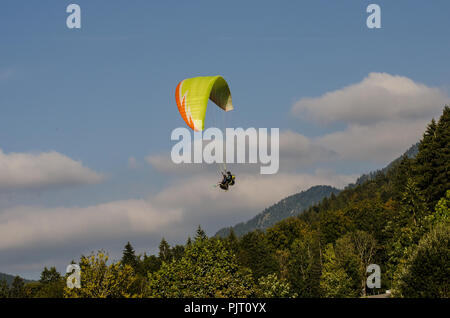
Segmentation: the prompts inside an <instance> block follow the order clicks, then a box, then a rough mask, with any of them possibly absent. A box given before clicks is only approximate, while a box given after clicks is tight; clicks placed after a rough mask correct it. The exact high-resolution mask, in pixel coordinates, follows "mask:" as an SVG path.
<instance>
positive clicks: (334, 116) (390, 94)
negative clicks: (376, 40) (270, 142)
mask: <svg viewBox="0 0 450 318" xmlns="http://www.w3.org/2000/svg"><path fill="white" fill-rule="evenodd" d="M448 101H449V97H448V96H446V95H445V93H444V92H442V91H441V90H439V89H438V88H433V87H428V86H426V85H424V84H421V83H417V82H414V81H413V80H411V79H409V78H407V77H403V76H395V75H390V74H387V73H370V74H369V75H368V76H367V77H366V78H365V79H363V80H362V81H361V82H359V83H356V84H352V85H349V86H346V87H344V88H342V89H338V90H335V91H331V92H327V93H325V94H323V95H322V96H320V97H316V98H302V99H300V100H299V101H298V102H296V103H295V104H294V106H293V107H292V113H293V114H294V115H296V116H297V117H300V118H303V117H306V118H309V119H313V120H315V121H317V122H321V123H332V122H345V123H353V124H370V123H376V122H379V121H384V120H393V119H402V120H405V119H411V120H416V119H419V118H427V119H431V117H433V116H436V115H437V114H439V113H440V111H441V110H442V107H443V105H444V104H445V103H446V102H447V103H448Z"/></svg>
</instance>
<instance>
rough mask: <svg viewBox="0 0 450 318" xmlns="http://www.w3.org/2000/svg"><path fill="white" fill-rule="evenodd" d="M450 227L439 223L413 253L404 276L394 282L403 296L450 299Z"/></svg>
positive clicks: (396, 293)
mask: <svg viewBox="0 0 450 318" xmlns="http://www.w3.org/2000/svg"><path fill="white" fill-rule="evenodd" d="M449 255H450V225H449V224H448V223H440V224H437V225H436V226H435V227H434V228H433V229H432V230H431V231H430V232H429V233H427V234H426V235H425V236H424V237H423V238H422V239H421V240H420V242H419V244H418V246H417V248H416V249H414V251H412V253H411V254H410V256H409V258H408V260H407V262H406V264H405V266H404V267H403V270H402V273H401V274H400V275H399V278H398V279H397V280H395V281H394V288H393V289H394V295H395V296H400V297H409V298H412V297H420V298H430V297H433V298H434V297H439V298H449V297H450V281H449V279H448V278H449V277H450V266H449V263H450V260H449Z"/></svg>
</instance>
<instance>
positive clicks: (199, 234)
mask: <svg viewBox="0 0 450 318" xmlns="http://www.w3.org/2000/svg"><path fill="white" fill-rule="evenodd" d="M207 238H208V237H207V236H206V233H205V231H203V229H202V227H201V226H200V225H199V226H198V228H197V232H196V234H195V240H205V239H207Z"/></svg>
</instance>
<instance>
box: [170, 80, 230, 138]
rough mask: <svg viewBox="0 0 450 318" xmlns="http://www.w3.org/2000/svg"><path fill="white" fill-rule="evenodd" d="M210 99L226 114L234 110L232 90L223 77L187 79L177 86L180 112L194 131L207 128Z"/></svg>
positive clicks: (176, 95) (177, 100) (176, 98)
mask: <svg viewBox="0 0 450 318" xmlns="http://www.w3.org/2000/svg"><path fill="white" fill-rule="evenodd" d="M208 99H211V100H212V101H213V102H214V103H215V104H216V105H217V106H219V107H220V108H222V109H223V110H224V111H226V112H227V111H230V110H232V109H233V104H232V102H231V92H230V88H229V87H228V84H227V82H226V81H225V80H224V78H223V77H222V76H219V75H218V76H203V77H194V78H187V79H185V80H183V81H181V82H180V83H179V84H178V85H177V88H176V90H175V100H176V102H177V106H178V110H179V112H180V114H181V117H183V119H184V121H185V122H186V124H188V126H189V127H191V128H192V129H193V130H194V131H202V130H203V129H204V128H205V114H206V107H207V106H208Z"/></svg>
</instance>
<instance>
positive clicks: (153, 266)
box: [141, 254, 161, 277]
mask: <svg viewBox="0 0 450 318" xmlns="http://www.w3.org/2000/svg"><path fill="white" fill-rule="evenodd" d="M141 267H142V269H141V274H143V275H145V277H147V274H148V273H153V272H156V271H157V270H159V268H160V267H161V260H160V259H159V258H158V257H156V256H155V255H150V256H147V255H146V254H144V258H143V260H142V263H141Z"/></svg>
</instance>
